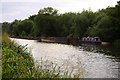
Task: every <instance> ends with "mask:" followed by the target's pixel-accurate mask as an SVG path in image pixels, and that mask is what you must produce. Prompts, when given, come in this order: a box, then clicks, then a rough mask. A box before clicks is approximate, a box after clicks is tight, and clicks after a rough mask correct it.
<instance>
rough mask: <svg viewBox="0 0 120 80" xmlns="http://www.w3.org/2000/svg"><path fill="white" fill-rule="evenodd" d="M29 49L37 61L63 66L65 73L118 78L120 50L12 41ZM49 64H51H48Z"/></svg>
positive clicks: (82, 45)
mask: <svg viewBox="0 0 120 80" xmlns="http://www.w3.org/2000/svg"><path fill="white" fill-rule="evenodd" d="M12 40H15V42H17V43H18V44H20V45H26V44H28V46H27V47H28V49H29V51H30V52H31V53H32V55H33V57H34V59H35V60H36V61H38V62H39V61H41V57H42V58H43V59H45V60H48V61H49V62H50V61H52V62H53V63H56V64H57V65H58V66H62V67H61V68H62V69H63V71H65V70H69V73H71V71H72V72H73V73H74V74H76V73H77V74H78V73H80V77H83V78H118V67H119V66H118V64H119V62H120V59H119V57H120V56H119V52H117V51H118V49H114V47H111V46H102V45H96V44H94V45H93V44H81V45H78V46H72V45H65V44H57V43H41V42H37V41H34V40H24V39H12ZM48 64H49V63H48Z"/></svg>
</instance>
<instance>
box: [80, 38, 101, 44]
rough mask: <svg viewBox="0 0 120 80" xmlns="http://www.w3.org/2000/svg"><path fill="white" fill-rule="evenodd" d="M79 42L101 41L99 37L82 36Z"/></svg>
mask: <svg viewBox="0 0 120 80" xmlns="http://www.w3.org/2000/svg"><path fill="white" fill-rule="evenodd" d="M79 41H80V42H89V43H101V42H102V41H101V39H100V37H82V38H81V39H80V40H79Z"/></svg>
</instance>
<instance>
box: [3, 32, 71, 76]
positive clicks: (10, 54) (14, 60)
mask: <svg viewBox="0 0 120 80" xmlns="http://www.w3.org/2000/svg"><path fill="white" fill-rule="evenodd" d="M68 77H72V76H71V75H68V73H64V74H62V75H61V74H60V68H59V67H58V68H57V67H56V66H53V67H52V69H50V70H49V69H43V68H42V67H41V66H38V65H37V68H36V66H35V64H34V60H33V58H32V56H31V55H30V53H28V52H26V48H25V46H19V45H17V44H15V43H14V42H11V41H10V40H9V38H8V35H7V34H3V37H2V78H68Z"/></svg>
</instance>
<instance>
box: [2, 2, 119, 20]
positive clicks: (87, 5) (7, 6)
mask: <svg viewBox="0 0 120 80" xmlns="http://www.w3.org/2000/svg"><path fill="white" fill-rule="evenodd" d="M117 1H119V0H0V22H5V21H6V22H12V21H14V20H15V19H18V20H19V19H21V20H24V19H26V18H28V17H29V16H31V15H34V14H37V13H38V11H39V10H40V9H42V8H45V7H53V8H55V9H57V10H58V11H59V13H65V12H82V11H83V9H85V10H88V9H91V10H92V11H93V12H95V11H97V10H98V9H103V8H104V9H105V8H107V7H108V6H112V7H114V6H115V5H116V4H117Z"/></svg>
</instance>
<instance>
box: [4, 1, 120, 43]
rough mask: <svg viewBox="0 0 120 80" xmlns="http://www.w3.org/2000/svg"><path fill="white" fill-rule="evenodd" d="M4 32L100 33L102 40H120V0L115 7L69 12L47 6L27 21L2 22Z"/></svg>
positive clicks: (27, 33)
mask: <svg viewBox="0 0 120 80" xmlns="http://www.w3.org/2000/svg"><path fill="white" fill-rule="evenodd" d="M3 31H5V32H8V33H9V34H10V35H11V36H56V37H60V36H62V37H83V36H100V37H101V38H102V40H103V41H114V40H116V39H120V1H118V3H117V5H116V6H115V7H108V8H106V9H102V10H99V11H97V12H94V13H93V12H92V11H91V10H86V11H85V10H83V11H82V12H81V13H74V12H68V13H64V14H58V10H56V9H54V8H52V7H47V8H43V9H40V10H39V12H38V14H36V15H32V16H30V17H29V18H28V19H25V20H22V21H21V20H15V21H13V22H12V23H6V22H5V23H3Z"/></svg>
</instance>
